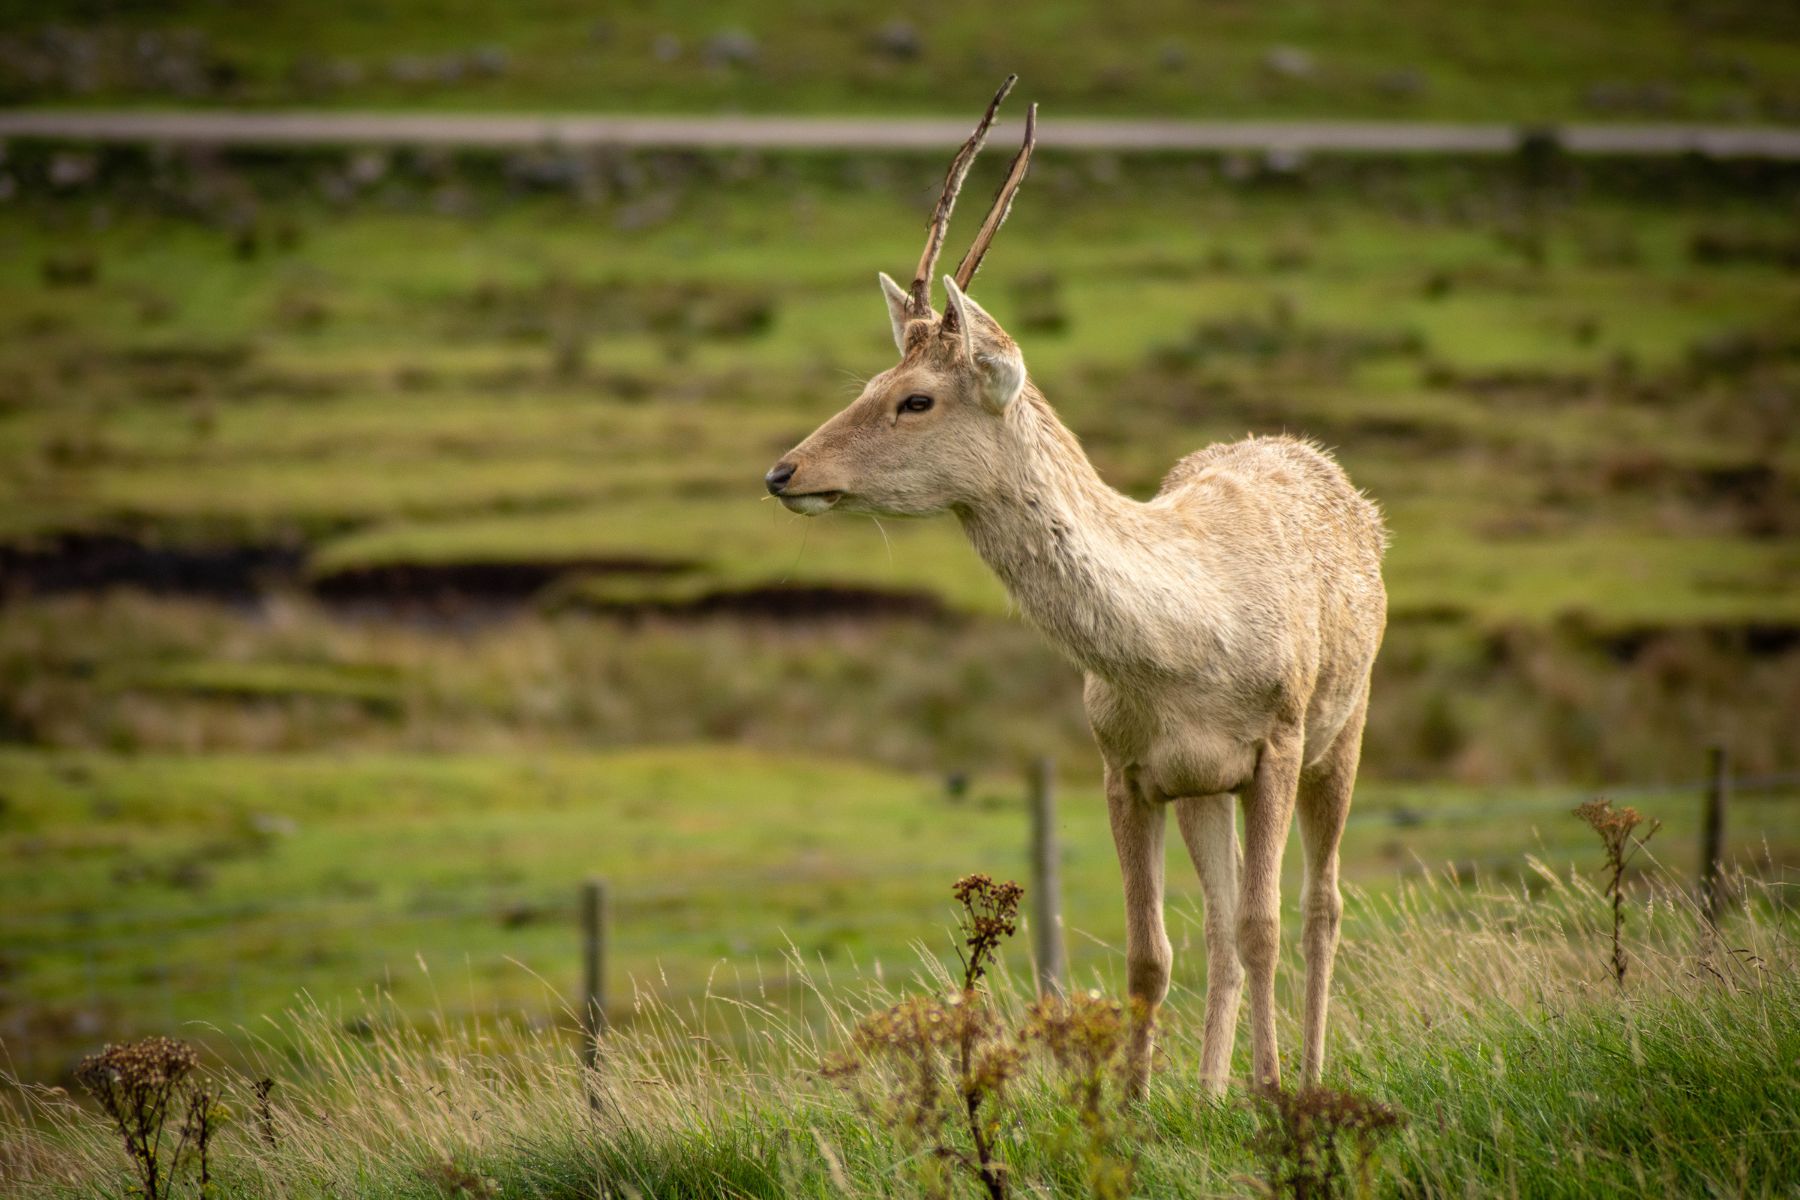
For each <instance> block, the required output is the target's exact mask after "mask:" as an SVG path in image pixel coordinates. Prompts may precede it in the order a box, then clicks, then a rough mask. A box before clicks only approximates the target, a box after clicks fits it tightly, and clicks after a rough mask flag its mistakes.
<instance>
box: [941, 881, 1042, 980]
mask: <svg viewBox="0 0 1800 1200" xmlns="http://www.w3.org/2000/svg"><path fill="white" fill-rule="evenodd" d="M951 894H952V895H954V896H955V897H956V902H957V903H958V904H960V905H962V909H963V911H962V915H961V916H960V917H959V918H958V924H959V925H960V926H961V929H962V935H963V939H962V944H961V945H959V946H958V947H957V950H956V952H957V956H958V957H959V958H961V959H962V965H963V990H964V991H965V992H966V991H972V990H973V989H974V987H975V985H976V983H977V982H979V981H980V980H981V978H982V977H983V976H984V975H986V974H987V969H988V968H989V967H990V966H992V965H993V962H994V955H995V953H996V952H997V951H998V950H999V948H1000V943H1001V942H1002V941H1003V940H1004V939H1006V938H1009V937H1011V936H1012V935H1013V934H1015V933H1017V932H1018V929H1019V901H1020V900H1022V899H1024V896H1025V889H1024V888H1022V887H1020V886H1019V885H1018V884H1016V883H1014V882H1013V881H1012V880H1010V879H1009V880H1007V881H1006V882H1005V883H995V882H994V881H993V880H992V879H990V878H989V877H988V876H986V875H965V876H963V877H962V878H961V879H959V880H957V881H956V886H955V887H954V888H953V889H951ZM964 946H966V947H968V952H967V953H966V954H965V953H964V952H963V947H964Z"/></svg>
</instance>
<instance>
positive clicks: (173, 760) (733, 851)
mask: <svg viewBox="0 0 1800 1200" xmlns="http://www.w3.org/2000/svg"><path fill="white" fill-rule="evenodd" d="M204 683H205V686H208V687H214V688H216V687H230V688H233V689H235V690H236V695H237V696H238V698H239V699H240V700H241V699H242V698H243V697H244V696H245V695H246V694H247V693H248V694H254V692H255V690H256V689H267V688H273V687H275V686H290V687H300V688H306V689H311V690H324V689H345V688H348V689H349V690H350V693H351V695H352V697H353V699H354V700H356V701H357V702H358V703H367V702H369V701H370V699H371V698H372V697H373V698H377V699H379V698H381V697H384V696H385V695H386V692H385V687H386V686H391V684H384V683H383V682H382V681H378V680H375V679H368V678H363V679H358V680H355V681H354V682H351V681H348V680H345V679H344V678H342V677H340V676H336V675H332V674H329V673H318V672H314V673H311V674H308V673H306V672H297V673H296V675H295V678H293V679H289V680H277V679H271V678H268V677H266V676H255V675H252V676H249V677H248V678H246V677H242V676H237V677H234V676H231V675H226V676H224V677H223V678H219V679H207V680H205V681H204ZM1019 789H1020V784H1019V782H1018V781H1017V780H1015V779H1011V778H1007V777H1004V776H980V777H977V778H976V780H975V781H974V782H973V784H972V786H971V788H970V790H969V796H968V798H967V799H966V800H965V801H963V802H961V803H956V802H953V801H951V800H949V799H948V798H946V796H945V794H944V791H943V787H942V784H941V783H940V782H939V781H937V780H935V779H931V778H922V777H919V776H915V775H906V774H900V773H895V772H890V771H884V770H879V769H875V768H871V767H863V766H856V765H852V764H848V763H833V762H828V761H819V760H809V759H805V758H793V757H771V756H767V755H762V754H757V753H752V752H747V751H734V750H729V749H721V748H705V747H685V748H670V749H658V750H638V751H628V752H622V753H615V754H609V755H585V754H573V753H568V752H561V753H551V754H536V755H520V754H504V755H468V754H462V755H418V754H415V755H395V754H352V755H344V754H314V755H304V756H245V755H228V754H217V753H215V754H208V755H199V756H188V757H173V756H141V755H134V756H106V755H77V754H42V753H31V752H20V751H8V752H0V794H4V795H5V797H6V798H7V805H6V808H5V810H4V813H3V814H0V853H3V854H4V855H5V857H6V859H7V860H8V861H9V862H10V863H11V864H12V866H11V868H10V869H9V870H8V872H6V873H5V877H4V880H3V881H0V907H3V908H4V910H5V913H6V916H5V924H4V926H3V928H4V933H5V938H4V940H5V945H6V962H7V967H8V972H9V975H10V977H11V979H12V980H13V981H14V986H15V987H16V988H17V989H18V993H17V998H16V999H15V1000H14V1001H13V1002H11V1003H10V1005H9V1009H10V1012H11V1016H12V1019H13V1021H14V1022H15V1024H17V1026H18V1027H19V1028H21V1029H25V1030H29V1031H30V1033H29V1035H28V1036H26V1037H25V1038H24V1040H23V1041H20V1042H14V1040H13V1039H12V1038H11V1037H8V1038H7V1042H8V1043H9V1045H8V1052H9V1053H10V1054H11V1055H12V1056H13V1060H14V1062H15V1063H16V1064H17V1063H20V1061H21V1057H22V1056H23V1059H24V1061H25V1062H26V1063H27V1064H29V1065H30V1066H31V1067H32V1069H34V1070H43V1069H48V1068H49V1067H50V1065H51V1064H52V1063H53V1062H54V1061H55V1057H54V1056H55V1054H56V1053H57V1052H58V1050H59V1048H60V1047H62V1046H63V1045H64V1044H65V1043H67V1042H68V1041H70V1040H73V1041H75V1042H77V1043H78V1042H79V1040H80V1038H81V1036H82V1035H81V1034H80V1033H79V1032H76V1033H75V1034H74V1035H73V1038H72V1039H71V1038H70V1035H69V1033H68V1032H67V1031H68V1030H70V1029H71V1028H73V1029H75V1030H77V1031H78V1030H79V1029H80V1027H81V1025H82V1023H83V1022H84V1021H92V1020H95V1019H101V1020H104V1021H106V1022H107V1023H108V1026H109V1028H114V1029H116V1030H117V1031H119V1032H124V1031H126V1030H132V1029H136V1030H149V1029H155V1028H204V1027H208V1026H217V1027H222V1028H230V1027H233V1026H238V1025H243V1024H246V1023H249V1024H254V1023H255V1020H256V1018H257V1017H258V1015H259V1014H263V1013H271V1012H278V1011H280V1010H282V1009H283V1008H285V1007H287V1006H289V1005H291V1004H292V1003H294V1002H295V999H296V997H297V995H299V994H300V993H302V992H304V993H305V994H306V995H309V996H311V997H312V998H313V999H314V1000H316V1001H318V1002H319V1003H321V1004H324V1005H326V1006H328V1007H331V1006H335V1005H338V1004H342V1003H345V1002H352V1001H354V1000H355V998H356V997H357V996H358V995H359V994H365V993H367V992H369V991H370V990H371V989H376V990H379V991H380V992H381V994H383V995H384V996H387V997H389V998H390V999H391V1000H392V1001H393V1002H394V1004H395V1005H396V1006H397V1009H398V1010H399V1011H404V1012H414V1013H416V1012H419V1011H421V1010H422V1009H428V1008H429V1007H430V1006H431V1004H432V1002H433V997H434V996H437V995H438V993H439V992H440V990H441V991H442V993H443V996H442V998H441V999H440V1000H439V1002H440V1003H442V1004H444V1005H446V1006H448V1007H450V1008H452V1009H453V1010H455V1011H457V1012H459V1013H465V1014H467V1013H475V1014H480V1013H496V1012H507V1011H512V1010H514V1009H517V1008H521V1007H523V1008H527V1009H529V1008H532V1007H541V1006H544V1005H546V1004H550V1005H551V1007H552V1009H553V1008H554V1003H553V1002H551V1001H549V1000H548V999H547V993H546V989H547V988H548V989H552V990H554V991H561V992H562V993H563V994H566V993H567V990H568V989H569V988H571V987H572V986H573V983H574V979H575V970H576V961H577V960H576V952H577V941H576V937H575V917H574V907H575V903H574V902H575V895H576V889H577V885H578V883H579V881H580V880H581V879H583V878H585V877H587V876H589V875H600V876H602V877H604V878H606V879H607V880H608V882H609V884H610V885H611V887H612V889H613V906H614V914H615V921H616V923H617V940H616V946H615V958H614V961H613V974H614V980H613V982H614V986H615V988H617V989H619V990H618V991H617V992H616V993H615V999H616V1001H617V1003H618V1006H619V1017H620V1019H621V1020H626V1021H629V1020H630V1019H631V1018H630V1016H629V1009H628V1007H627V1001H628V998H629V997H630V996H631V995H632V994H633V991H634V990H635V989H637V988H644V989H647V990H648V991H649V992H651V993H655V994H658V995H661V996H663V997H664V998H665V999H669V1000H685V999H690V998H694V997H698V996H700V995H702V994H706V993H716V994H733V995H749V994H756V995H760V996H763V997H764V998H766V999H767V1001H768V1002H769V1003H772V1004H775V1005H776V1006H777V1007H783V1008H788V1007H797V1012H796V1017H797V1019H804V1018H805V1015H806V1014H805V1009H804V1006H803V1004H802V1000H803V992H802V990H801V989H800V987H799V984H798V981H797V980H796V979H795V978H794V976H793V975H792V973H791V971H790V969H789V966H788V964H787V962H786V959H787V957H788V956H789V955H790V954H798V955H799V956H800V957H801V958H802V959H803V960H804V961H806V962H807V963H809V964H811V965H812V966H813V967H814V968H815V969H818V970H821V971H825V972H827V973H834V972H842V971H846V970H847V971H849V972H851V973H852V974H853V975H854V974H855V973H856V972H857V971H871V970H872V971H875V972H877V973H879V972H880V971H881V970H882V965H883V964H885V965H886V968H887V969H888V970H890V971H892V970H896V969H898V970H901V971H904V970H906V969H908V968H907V967H906V965H905V964H907V963H909V962H910V961H911V960H912V958H913V954H914V950H913V946H914V942H915V941H916V940H917V939H920V938H926V939H928V940H930V939H932V931H933V930H936V929H938V928H941V927H942V925H943V924H944V922H945V921H946V920H947V917H948V912H949V910H948V908H947V907H946V899H945V897H946V895H947V892H946V888H947V886H948V882H949V881H951V880H953V879H955V878H956V877H958V876H960V875H963V874H967V873H970V872H973V871H977V870H982V871H989V872H992V873H995V874H998V875H1010V876H1014V877H1018V878H1025V877H1026V874H1027V869H1028V868H1027V864H1026V858H1025V848H1026V834H1025V818H1024V809H1023V798H1022V795H1021V793H1020V790H1019ZM1569 806H1570V798H1569V796H1568V794H1567V793H1565V792H1559V791H1553V790H1551V791H1547V790H1543V789H1536V790H1534V789H1520V788H1514V789H1498V790H1477V789H1468V788H1453V787H1447V786H1442V785H1436V786H1427V785H1410V786H1407V785H1395V784H1382V783H1379V782H1370V783H1367V784H1365V785H1364V787H1363V788H1362V791H1361V793H1360V796H1359V799H1358V805H1357V816H1356V818H1355V820H1354V823H1353V826H1352V830H1351V833H1350V834H1349V836H1348V838H1347V841H1346V849H1345V854H1346V862H1345V874H1346V878H1347V879H1348V880H1349V881H1350V882H1351V883H1353V884H1354V885H1356V886H1358V887H1360V888H1362V889H1364V890H1365V891H1368V892H1370V893H1371V894H1372V895H1377V896H1379V895H1383V894H1385V893H1387V892H1389V891H1391V890H1392V888H1393V887H1394V886H1395V885H1396V883H1397V882H1398V881H1399V880H1400V879H1402V878H1403V877H1406V876H1409V875H1413V874H1416V872H1417V871H1418V870H1420V869H1421V868H1422V866H1423V865H1424V864H1426V863H1433V864H1438V863H1445V862H1452V861H1454V862H1455V863H1457V864H1459V869H1460V870H1461V871H1462V872H1464V873H1465V874H1467V873H1469V872H1472V871H1478V872H1485V873H1487V874H1488V875H1489V876H1490V877H1492V878H1504V877H1506V876H1507V875H1508V874H1511V873H1516V872H1517V871H1518V870H1519V869H1520V868H1519V866H1518V865H1517V864H1518V863H1519V862H1520V855H1522V854H1524V853H1527V852H1531V853H1536V854H1539V855H1542V856H1544V857H1545V858H1546V859H1548V860H1549V861H1551V862H1556V863H1564V862H1576V861H1586V860H1588V859H1591V858H1592V855H1591V854H1590V852H1589V847H1588V846H1587V845H1586V844H1585V840H1586V834H1585V831H1584V830H1582V829H1581V828H1580V826H1579V824H1578V822H1576V821H1575V820H1574V819H1573V818H1572V817H1569V816H1568V814H1567V809H1568V808H1569ZM1644 806H1645V808H1646V809H1647V811H1649V812H1650V813H1651V814H1652V815H1655V816H1658V817H1660V818H1662V819H1664V820H1665V821H1666V822H1667V825H1668V828H1667V829H1666V830H1665V831H1664V832H1663V833H1662V834H1661V835H1659V838H1658V841H1657V843H1656V849H1657V852H1658V854H1659V856H1661V857H1662V858H1663V859H1664V860H1665V861H1667V862H1668V863H1670V864H1672V866H1673V867H1675V868H1677V869H1680V870H1686V869H1687V865H1688V864H1689V863H1690V862H1691V861H1693V860H1694V859H1695V857H1696V856H1697V854H1698V850H1697V838H1698V814H1699V803H1698V797H1697V795H1693V794H1687V793H1684V792H1680V791H1676V792H1673V793H1671V794H1669V795H1666V796H1661V797H1655V798H1651V799H1649V800H1647V801H1645V802H1644ZM1058 832H1059V836H1060V838H1061V839H1062V842H1063V845H1064V847H1065V858H1064V867H1063V871H1064V880H1065V891H1066V895H1065V906H1066V908H1065V911H1066V920H1067V922H1068V925H1069V928H1070V930H1071V932H1070V937H1069V941H1070V949H1071V952H1072V956H1073V961H1074V964H1075V969H1076V971H1077V974H1078V975H1079V976H1081V977H1083V978H1088V977H1092V978H1094V979H1095V980H1096V981H1098V982H1100V983H1102V984H1105V985H1108V986H1112V985H1115V984H1116V983H1117V980H1116V979H1115V978H1114V976H1115V974H1116V971H1117V968H1118V964H1117V961H1116V959H1117V951H1116V947H1117V946H1118V945H1119V943H1120V940H1121V936H1122V924H1121V922H1122V918H1121V916H1120V913H1119V897H1118V879H1117V867H1116V864H1115V862H1114V860H1113V854H1112V847H1111V842H1110V839H1109V835H1108V832H1107V822H1106V814H1105V804H1104V802H1103V800H1102V799H1101V797H1100V795H1099V794H1098V788H1097V786H1096V785H1095V784H1094V783H1092V782H1086V781H1082V782H1081V783H1078V784H1075V785H1073V786H1070V787H1068V788H1067V789H1066V790H1065V794H1064V795H1063V796H1062V799H1061V805H1060V822H1059V831H1058ZM1731 837H1732V842H1731V846H1730V847H1729V849H1730V850H1731V852H1732V854H1733V855H1734V857H1737V858H1740V859H1742V860H1744V861H1746V862H1749V861H1756V860H1759V859H1760V858H1762V857H1763V856H1764V855H1766V854H1768V853H1770V849H1769V848H1770V847H1771V846H1772V847H1774V851H1773V852H1774V854H1775V858H1774V862H1775V863H1777V864H1780V863H1784V862H1787V861H1789V860H1788V853H1789V851H1788V848H1789V847H1791V846H1792V845H1794V844H1795V842H1796V839H1800V810H1795V809H1794V808H1793V806H1792V805H1791V804H1788V803H1782V802H1780V801H1768V800H1764V801H1761V802H1755V801H1746V802H1745V803H1744V805H1743V806H1742V807H1741V808H1740V809H1739V810H1738V812H1737V813H1736V814H1735V815H1734V819H1733V826H1732V830H1731ZM1170 841H1171V843H1172V845H1171V847H1170V872H1169V878H1170V894H1171V897H1172V916H1171V928H1172V930H1173V931H1174V932H1173V936H1174V938H1175V940H1176V943H1177V945H1178V947H1180V948H1181V950H1182V951H1183V953H1182V955H1181V958H1182V961H1181V963H1180V965H1179V968H1178V976H1177V977H1178V979H1179V980H1181V981H1184V982H1185V983H1189V984H1191V983H1192V982H1194V981H1196V980H1197V979H1198V978H1199V976H1200V972H1201V968H1202V957H1201V955H1200V952H1199V945H1200V929H1199V895H1198V889H1197V885H1196V884H1195V881H1194V877H1193V872H1192V870H1191V868H1189V867H1188V866H1187V865H1186V864H1185V860H1184V859H1183V858H1182V852H1181V851H1180V850H1179V849H1178V839H1175V838H1171V839H1170ZM1299 863H1300V852H1299V848H1298V845H1297V844H1296V845H1295V846H1293V847H1291V848H1290V854H1289V857H1288V875H1289V879H1288V895H1289V896H1290V898H1291V897H1293V896H1296V895H1298V886H1299V874H1298V869H1299ZM1496 872H1498V875H1496V874H1495V873H1496ZM1292 923H1293V922H1292V920H1290V925H1291V924H1292ZM426 964H428V965H429V966H430V968H431V971H430V973H429V974H422V973H421V971H420V969H419V968H420V966H421V965H426ZM627 981H635V982H633V983H632V984H631V985H630V987H629V988H628V987H627ZM814 1015H815V1016H816V1015H817V1014H816V1013H815V1014H814ZM195 1022H198V1023H199V1024H198V1025H194V1024H193V1023H195ZM58 1030H62V1031H64V1032H61V1033H59V1032H57V1031H58Z"/></svg>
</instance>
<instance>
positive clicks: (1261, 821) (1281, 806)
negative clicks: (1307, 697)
mask: <svg viewBox="0 0 1800 1200" xmlns="http://www.w3.org/2000/svg"><path fill="white" fill-rule="evenodd" d="M1301 743H1302V734H1301V731H1300V730H1299V729H1298V728H1297V727H1292V728H1287V729H1283V730H1282V731H1281V732H1280V733H1279V734H1278V735H1277V736H1275V737H1272V738H1270V739H1269V740H1268V742H1266V743H1265V744H1264V746H1263V748H1262V753H1261V754H1260V755H1259V756H1258V758H1257V762H1256V774H1255V775H1254V776H1253V777H1252V779H1251V782H1250V790H1249V791H1248V792H1247V793H1246V795H1245V797H1244V881H1243V887H1242V889H1241V891H1240V892H1239V899H1238V911H1237V944H1238V957H1239V958H1240V959H1242V960H1243V963H1244V973H1245V976H1246V983H1247V984H1248V990H1249V992H1250V1082H1251V1085H1252V1086H1253V1087H1257V1088H1275V1087H1279V1086H1280V1085H1281V1054H1280V1051H1279V1050H1278V1049H1277V1047H1276V1042H1275V967H1276V961H1277V959H1279V957H1280V955H1281V855H1282V851H1284V850H1285V849H1286V848H1287V835H1288V827H1289V826H1290V825H1292V824H1293V819H1294V801H1295V794H1296V791H1297V789H1298V787H1299V783H1300V759H1301V756H1302V745H1301Z"/></svg>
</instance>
